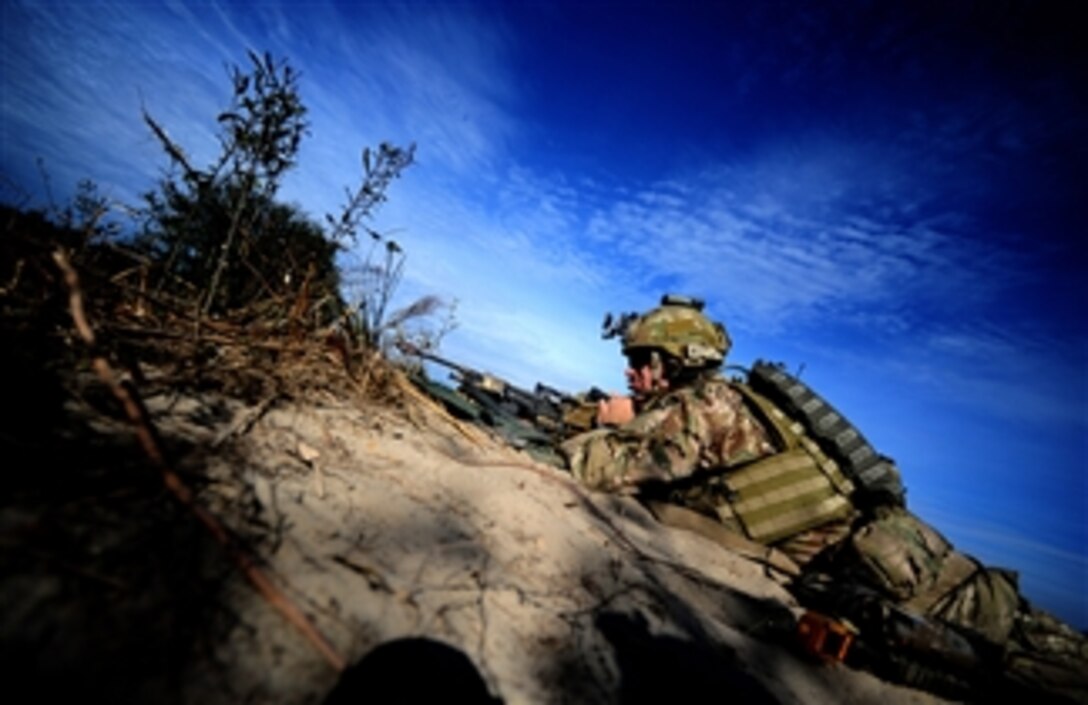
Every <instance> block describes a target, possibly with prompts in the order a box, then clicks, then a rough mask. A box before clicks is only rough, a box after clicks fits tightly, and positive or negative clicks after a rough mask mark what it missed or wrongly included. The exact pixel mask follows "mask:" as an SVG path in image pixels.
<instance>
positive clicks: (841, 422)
mask: <svg viewBox="0 0 1088 705" xmlns="http://www.w3.org/2000/svg"><path fill="white" fill-rule="evenodd" d="M748 384H749V385H750V386H751V387H752V389H754V390H755V391H756V392H758V393H760V394H762V395H763V396H765V397H767V399H769V400H770V401H771V402H773V403H774V404H775V406H777V407H779V408H780V409H781V410H782V412H783V413H785V414H786V415H787V416H789V417H790V418H792V419H794V420H796V421H798V422H800V423H801V425H802V426H803V427H804V428H805V430H806V431H807V432H808V434H809V435H811V436H812V438H814V439H815V440H816V442H817V443H819V445H820V447H821V449H823V451H824V452H825V453H827V455H828V456H830V457H831V458H833V459H834V460H835V461H836V462H837V463H838V464H839V467H840V468H841V470H842V472H843V474H845V475H846V476H847V477H848V478H850V480H851V481H853V483H854V486H855V491H854V495H855V496H854V501H855V503H856V504H857V505H858V506H859V507H861V508H865V507H871V506H880V505H888V504H892V505H896V506H904V505H905V504H906V488H904V487H903V482H902V480H901V479H900V476H899V470H898V469H897V468H896V467H895V463H894V461H893V460H892V459H891V458H888V457H886V456H884V455H881V454H879V453H877V452H876V450H875V449H874V448H873V446H872V445H870V444H869V442H868V441H867V440H865V437H864V436H863V435H861V432H860V431H858V429H857V428H855V427H854V425H853V424H852V423H850V422H849V421H848V420H847V419H845V418H843V416H842V415H841V414H840V413H839V412H838V411H837V410H836V409H835V408H834V407H833V406H831V404H829V403H828V402H827V401H826V400H824V398H823V397H821V396H820V395H819V394H817V393H816V392H814V391H812V389H810V388H809V386H808V385H807V384H805V383H804V382H802V381H801V380H800V379H798V378H797V377H796V376H794V375H791V374H790V373H788V372H786V370H785V369H784V366H783V365H782V364H773V363H769V362H765V361H763V360H756V362H755V364H753V365H752V367H751V369H750V370H748Z"/></svg>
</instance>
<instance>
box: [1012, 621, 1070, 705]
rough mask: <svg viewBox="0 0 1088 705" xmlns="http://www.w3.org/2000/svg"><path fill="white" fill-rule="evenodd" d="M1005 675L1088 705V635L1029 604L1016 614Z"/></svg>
mask: <svg viewBox="0 0 1088 705" xmlns="http://www.w3.org/2000/svg"><path fill="white" fill-rule="evenodd" d="M1005 674H1006V677H1007V678H1009V679H1010V680H1012V681H1013V682H1015V683H1017V684H1020V685H1022V686H1027V687H1028V688H1041V689H1042V690H1043V691H1044V692H1047V693H1049V694H1051V695H1053V696H1055V697H1056V698H1061V700H1062V701H1065V702H1073V703H1080V704H1081V705H1088V637H1086V636H1085V635H1084V634H1082V633H1080V632H1077V631H1076V630H1074V629H1073V628H1072V627H1070V626H1069V625H1067V624H1065V623H1063V622H1061V621H1059V620H1058V619H1056V618H1054V617H1053V616H1051V615H1050V614H1048V613H1046V612H1044V611H1042V610H1038V609H1034V608H1032V607H1030V606H1025V607H1024V609H1022V610H1021V611H1020V612H1018V613H1017V614H1016V623H1015V625H1014V626H1013V630H1012V634H1011V638H1010V643H1009V648H1008V652H1007V653H1006V656H1005ZM1036 702H1039V701H1038V700H1036Z"/></svg>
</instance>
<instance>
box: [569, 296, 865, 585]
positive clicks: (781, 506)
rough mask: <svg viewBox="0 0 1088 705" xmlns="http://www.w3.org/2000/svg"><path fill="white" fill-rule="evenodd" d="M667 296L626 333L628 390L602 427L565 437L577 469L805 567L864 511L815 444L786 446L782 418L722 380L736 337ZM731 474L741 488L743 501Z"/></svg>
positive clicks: (595, 481) (597, 484) (597, 485)
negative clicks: (675, 505) (686, 511)
mask: <svg viewBox="0 0 1088 705" xmlns="http://www.w3.org/2000/svg"><path fill="white" fill-rule="evenodd" d="M662 303H663V305H662V306H661V307H660V308H657V309H654V310H653V311H650V312H649V313H647V314H645V315H644V316H641V317H639V318H637V319H636V320H634V321H633V322H632V323H631V324H630V325H628V326H627V328H626V330H625V332H624V333H623V340H622V342H623V354H624V355H625V356H626V357H627V360H628V368H627V372H626V375H627V379H628V386H629V389H630V391H631V396H630V397H622V396H616V397H612V398H611V399H609V400H606V401H602V402H600V404H599V410H598V425H599V426H600V428H598V429H596V430H594V431H590V432H589V433H585V434H582V435H579V436H576V437H574V438H572V439H570V440H568V441H566V442H565V443H563V445H562V447H561V450H562V452H563V453H564V454H565V456H566V457H567V460H568V465H569V467H570V469H571V472H572V473H573V474H574V476H575V477H576V478H577V479H578V480H580V481H581V482H582V483H584V484H585V485H587V486H589V487H591V488H593V489H598V490H606V491H614V492H615V491H619V492H631V493H634V492H640V493H647V492H649V493H650V494H656V490H657V489H658V488H662V487H664V488H668V493H669V495H670V498H671V499H673V500H674V501H678V502H679V503H681V504H683V505H684V506H687V507H689V508H690V509H692V510H694V511H697V512H699V513H701V514H704V515H708V516H711V517H714V518H715V519H716V520H717V521H719V522H721V523H722V524H724V525H725V526H726V527H727V528H730V529H732V530H735V531H737V532H738V533H741V534H744V535H747V536H749V537H750V538H755V539H756V540H759V541H761V542H763V543H768V544H773V545H775V547H776V548H779V549H780V550H782V551H783V552H785V553H786V554H787V555H788V556H789V557H790V558H792V559H793V560H794V561H796V562H797V563H799V564H804V563H807V562H808V561H809V560H811V558H812V557H813V556H815V555H816V554H817V553H819V551H820V550H821V549H822V548H824V547H825V546H827V545H830V544H833V543H835V542H836V541H838V540H841V538H842V537H843V536H845V535H846V533H847V532H848V530H849V527H850V524H851V521H852V520H853V519H854V518H855V516H856V514H857V512H856V511H855V509H854V507H853V506H852V504H851V502H850V499H849V497H848V492H849V489H850V487H849V484H848V483H847V482H846V480H845V478H842V477H841V475H836V474H835V473H836V472H837V471H833V470H832V471H831V474H830V476H829V473H828V469H829V468H828V465H829V464H828V463H827V462H826V461H827V458H826V457H823V456H822V454H819V452H818V449H816V448H814V447H813V448H812V450H813V451H815V452H813V453H809V452H807V451H805V450H803V449H800V450H798V451H796V452H791V453H789V454H786V453H782V452H780V451H783V450H785V448H783V446H784V445H786V444H787V441H786V439H782V438H781V437H780V436H781V435H782V434H781V433H778V431H779V429H778V428H776V424H775V420H774V419H771V418H769V417H768V415H767V414H766V413H762V409H761V408H760V407H759V406H758V404H750V403H746V401H745V397H744V396H743V395H742V393H741V391H739V389H740V388H739V387H738V386H737V385H734V384H732V383H730V382H728V381H727V380H726V379H725V378H723V377H722V376H721V374H720V372H719V370H720V368H721V365H722V363H723V362H724V360H725V356H726V354H727V353H728V352H729V348H730V347H731V341H730V339H729V335H728V333H727V332H726V330H725V327H724V326H722V325H721V324H720V323H716V322H712V321H710V320H709V319H708V318H707V317H706V316H705V315H703V313H702V311H701V309H702V304H701V302H698V301H696V300H692V299H686V298H683V297H676V296H666V297H665V298H664V299H663V300H662ZM761 417H762V418H761ZM794 445H796V444H794ZM821 465H822V467H821ZM742 468H743V469H742ZM731 469H736V472H734V473H730V472H729V471H730V470H731ZM722 471H725V472H724V473H723V472H722ZM727 479H728V480H729V481H730V482H732V484H734V485H736V484H738V483H740V484H744V485H745V486H744V487H743V488H741V489H740V491H741V492H743V493H744V494H745V495H746V501H744V502H737V501H736V497H735V494H736V492H737V490H738V488H736V487H730V486H729V485H728V484H727V482H726V480H727ZM677 487H680V488H681V489H679V490H676V489H675V488H677Z"/></svg>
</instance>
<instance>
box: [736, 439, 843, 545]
mask: <svg viewBox="0 0 1088 705" xmlns="http://www.w3.org/2000/svg"><path fill="white" fill-rule="evenodd" d="M722 484H723V485H724V489H725V490H726V492H725V495H726V497H725V501H726V502H727V503H728V505H729V509H730V511H731V512H732V514H733V515H734V516H736V517H737V519H738V520H739V522H740V524H741V526H742V527H743V529H744V533H745V534H747V535H748V536H749V537H750V538H751V539H753V540H754V541H759V542H760V543H773V542H775V541H778V540H779V539H783V538H786V537H787V536H792V535H794V534H797V533H800V532H802V531H805V530H807V529H811V528H813V527H816V526H820V525H821V524H826V523H827V522H829V521H832V520H835V519H843V518H845V517H848V516H850V515H851V514H852V513H853V505H851V503H850V501H849V500H848V499H847V498H846V497H845V496H843V494H842V493H840V492H839V491H838V490H837V489H836V487H835V485H834V484H832V482H831V480H830V479H829V478H828V477H827V475H826V474H825V473H824V471H823V470H821V469H820V467H819V465H818V463H817V461H816V459H815V458H814V457H813V456H812V455H811V454H810V453H808V452H807V451H806V450H804V449H803V448H793V449H791V450H786V451H783V452H781V453H777V454H775V455H771V456H768V457H766V458H762V459H760V460H757V461H755V462H752V463H749V464H748V465H745V466H743V467H741V468H738V469H736V470H732V471H730V472H729V473H727V474H726V475H725V477H724V478H723V479H722Z"/></svg>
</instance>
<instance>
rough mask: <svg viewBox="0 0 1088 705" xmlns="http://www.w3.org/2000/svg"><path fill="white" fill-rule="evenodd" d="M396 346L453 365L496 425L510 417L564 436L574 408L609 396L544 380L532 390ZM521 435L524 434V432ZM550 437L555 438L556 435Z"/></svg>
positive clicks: (403, 344)
mask: <svg viewBox="0 0 1088 705" xmlns="http://www.w3.org/2000/svg"><path fill="white" fill-rule="evenodd" d="M397 347H398V348H399V349H400V351H401V352H403V353H404V354H406V355H414V356H416V357H420V358H423V359H426V360H430V361H431V362H434V363H437V364H439V365H442V366H443V367H446V368H448V369H450V370H451V371H452V372H451V377H452V378H453V379H454V380H455V381H456V382H457V383H458V387H457V388H458V391H460V392H461V393H462V394H463V395H464V396H465V397H467V398H468V399H470V400H471V401H472V402H474V403H475V404H476V405H478V406H479V407H480V408H481V409H482V411H483V414H484V416H485V417H486V418H484V419H483V420H484V421H485V422H486V423H488V424H489V425H492V426H496V427H499V426H502V425H504V422H509V420H510V419H519V420H521V421H524V422H528V423H529V424H531V425H532V426H533V427H534V428H536V429H540V430H543V431H544V432H545V433H547V434H549V435H551V436H554V437H563V436H565V435H566V434H567V430H568V429H567V425H568V424H567V417H568V415H569V414H570V412H571V410H572V409H574V408H576V407H578V406H581V405H584V404H587V403H590V402H592V403H593V404H594V405H595V404H596V402H597V401H599V400H601V399H607V398H608V395H607V394H606V393H604V392H603V391H601V390H599V389H597V388H596V387H594V388H592V389H590V391H589V392H587V393H586V394H585V395H582V397H581V398H580V397H578V396H573V395H570V394H566V393H564V392H561V391H559V390H558V389H555V388H554V387H550V386H548V385H545V384H542V383H537V385H536V387H535V388H534V389H533V391H529V390H528V389H523V388H522V387H519V386H517V385H515V384H511V383H510V382H508V381H506V380H504V379H502V378H500V377H496V376H495V375H492V374H490V373H488V372H483V371H480V370H476V369H473V368H471V367H468V366H467V365H462V364H459V363H457V362H454V361H452V360H449V359H447V358H444V357H442V356H440V355H436V354H434V353H432V352H428V351H426V350H420V349H419V348H418V347H416V346H414V345H412V344H411V343H408V342H406V341H401V342H399V343H398V344H397ZM579 430H581V429H579ZM504 435H506V434H504ZM518 435H519V437H520V436H524V434H523V433H518ZM533 440H534V441H536V440H537V439H535V438H534V439H533ZM549 440H551V441H553V442H554V440H555V438H552V439H549Z"/></svg>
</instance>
